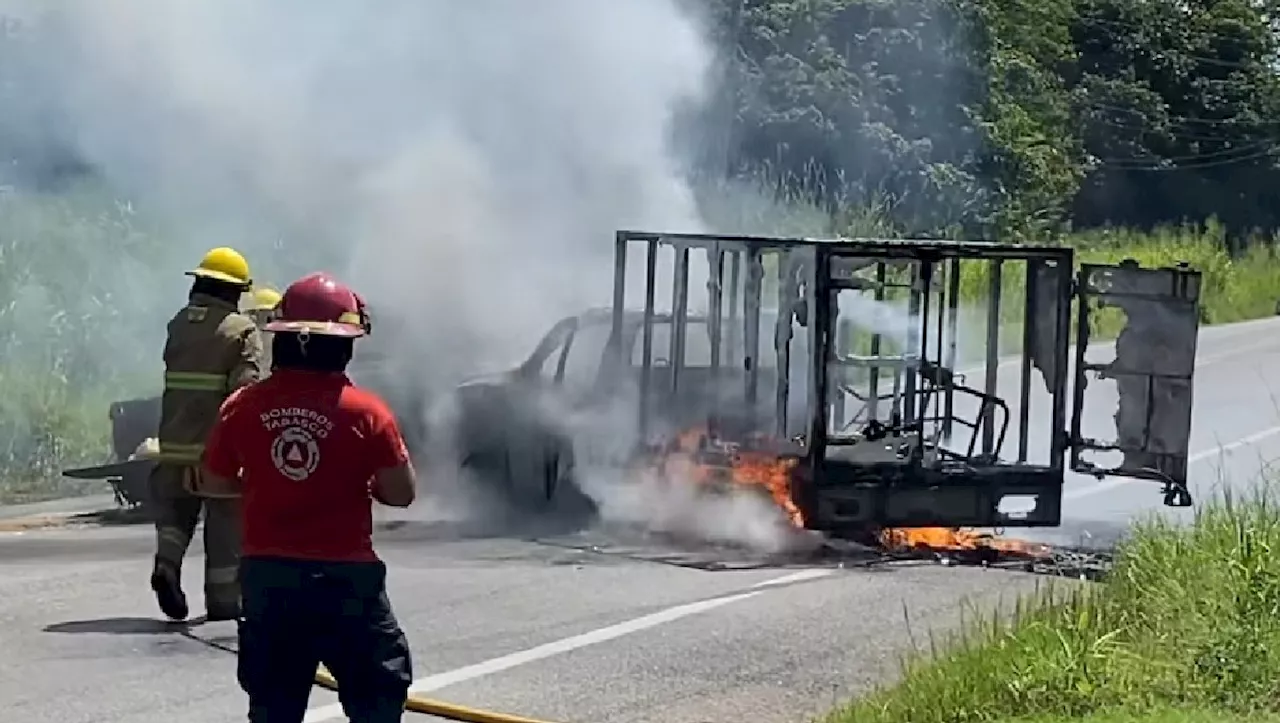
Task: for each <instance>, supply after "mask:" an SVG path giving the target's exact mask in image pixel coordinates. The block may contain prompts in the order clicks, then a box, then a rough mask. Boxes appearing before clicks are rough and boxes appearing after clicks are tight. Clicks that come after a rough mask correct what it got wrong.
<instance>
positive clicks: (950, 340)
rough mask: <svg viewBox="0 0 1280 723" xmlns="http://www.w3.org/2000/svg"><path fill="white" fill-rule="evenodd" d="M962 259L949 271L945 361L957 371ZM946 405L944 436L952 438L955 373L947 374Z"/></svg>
mask: <svg viewBox="0 0 1280 723" xmlns="http://www.w3.org/2000/svg"><path fill="white" fill-rule="evenodd" d="M960 264H961V260H960V259H951V263H950V264H949V266H950V268H949V269H948V272H947V358H946V361H945V362H944V364H945V366H946V367H947V369H949V370H951V371H952V372H954V371H956V357H957V354H956V348H957V337H958V336H959V334H960ZM945 394H946V398H945V405H944V408H943V411H942V437H943V439H946V440H948V441H950V440H951V432H952V429H953V428H954V420H953V419H952V415H953V414H954V413H955V404H956V399H955V397H956V388H955V379H954V375H947V388H946V391H945Z"/></svg>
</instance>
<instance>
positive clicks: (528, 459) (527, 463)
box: [462, 432, 596, 524]
mask: <svg viewBox="0 0 1280 723" xmlns="http://www.w3.org/2000/svg"><path fill="white" fill-rule="evenodd" d="M462 469H463V470H464V472H466V473H467V478H468V480H469V481H471V482H472V483H474V484H477V485H480V487H481V490H479V491H480V492H481V493H482V494H483V496H484V498H486V500H487V501H488V502H489V503H491V504H493V505H495V506H497V507H499V508H500V509H497V510H493V511H494V512H497V513H498V514H499V516H501V517H503V518H506V519H508V520H510V521H512V522H514V523H525V522H528V523H533V522H548V521H557V522H564V523H571V524H582V523H586V522H588V521H590V520H591V519H593V518H594V516H595V514H596V506H595V503H594V501H593V500H592V499H591V498H590V497H589V496H587V495H586V493H584V492H583V491H582V488H581V487H579V485H578V483H577V480H576V478H575V474H574V472H575V469H574V458H573V447H572V445H571V444H569V443H568V441H567V440H563V439H560V438H558V437H557V436H555V435H548V434H546V433H545V432H544V433H543V434H540V435H537V436H532V435H529V436H524V435H522V436H519V437H512V436H507V437H506V438H505V439H502V440H490V443H489V444H485V445H483V446H481V445H473V446H471V448H470V449H469V450H468V451H467V452H466V453H465V454H464V455H463V458H462Z"/></svg>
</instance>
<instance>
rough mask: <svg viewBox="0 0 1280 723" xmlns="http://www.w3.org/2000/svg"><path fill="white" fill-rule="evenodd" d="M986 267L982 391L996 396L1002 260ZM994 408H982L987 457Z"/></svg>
mask: <svg viewBox="0 0 1280 723" xmlns="http://www.w3.org/2000/svg"><path fill="white" fill-rule="evenodd" d="M987 268H988V269H989V270H990V276H989V279H990V282H991V283H990V286H989V287H988V291H987V293H988V294H989V296H988V299H987V349H986V370H987V378H986V385H985V389H984V391H985V392H986V393H987V395H988V396H990V397H994V396H997V394H996V392H997V391H998V386H999V382H1000V377H999V372H1000V294H1001V292H1002V291H1003V290H1004V260H1003V259H994V260H992V261H991V262H990V263H989V264H988V266H987ZM995 424H996V418H995V409H994V408H992V407H991V405H989V404H986V405H984V406H983V408H982V455H983V456H984V457H988V456H990V455H992V454H993V453H994V452H995V449H994V447H995V432H996V429H995Z"/></svg>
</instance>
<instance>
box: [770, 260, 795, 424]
mask: <svg viewBox="0 0 1280 723" xmlns="http://www.w3.org/2000/svg"><path fill="white" fill-rule="evenodd" d="M777 259H778V262H777V263H778V268H777V271H778V274H777V275H778V289H777V291H778V316H777V318H776V319H774V323H773V344H772V346H773V352H774V358H775V362H776V363H777V365H778V369H777V374H776V376H775V378H776V380H777V381H776V382H775V389H774V410H773V413H774V425H775V426H774V433H775V434H776V435H777V436H778V438H779V439H785V438H786V437H787V402H788V398H789V396H790V394H789V391H788V389H787V383H788V381H787V380H788V377H789V372H790V371H791V314H792V313H793V312H792V309H791V304H792V299H793V294H794V289H792V288H791V286H792V284H791V278H792V276H791V274H792V268H791V258H790V256H789V255H788V254H787V253H786V252H785V251H784V252H781V253H779V254H778V255H777Z"/></svg>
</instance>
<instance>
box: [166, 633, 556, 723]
mask: <svg viewBox="0 0 1280 723" xmlns="http://www.w3.org/2000/svg"><path fill="white" fill-rule="evenodd" d="M182 635H183V637H185V638H187V639H189V640H194V641H196V642H197V643H200V644H202V645H206V646H208V647H211V648H216V649H217V650H221V651H223V652H224V653H231V654H232V655H239V652H238V651H237V650H236V649H235V648H233V647H231V646H230V645H225V644H223V643H219V642H216V641H213V640H206V639H205V638H201V637H198V636H196V635H193V634H192V633H191V631H189V630H184V631H183V632H182ZM315 684H316V685H318V686H320V687H321V688H324V689H325V690H331V691H334V692H337V690H338V681H337V680H336V679H335V678H334V677H333V675H332V674H331V673H330V672H329V671H328V670H327V669H326V668H325V667H324V665H323V664H321V665H320V666H319V667H318V668H316V676H315ZM404 709H405V710H407V711H410V712H413V713H422V714H423V715H432V716H435V717H437V718H444V719H446V720H454V721H463V723H552V722H551V721H546V720H541V719H538V718H526V717H524V716H519V715H511V714H509V713H498V712H496V711H490V710H483V709H481V708H471V707H469V706H465V705H458V704H457V703H449V702H447V701H443V700H437V699H435V698H426V697H423V696H420V695H410V696H409V697H408V699H407V700H405V703H404Z"/></svg>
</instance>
